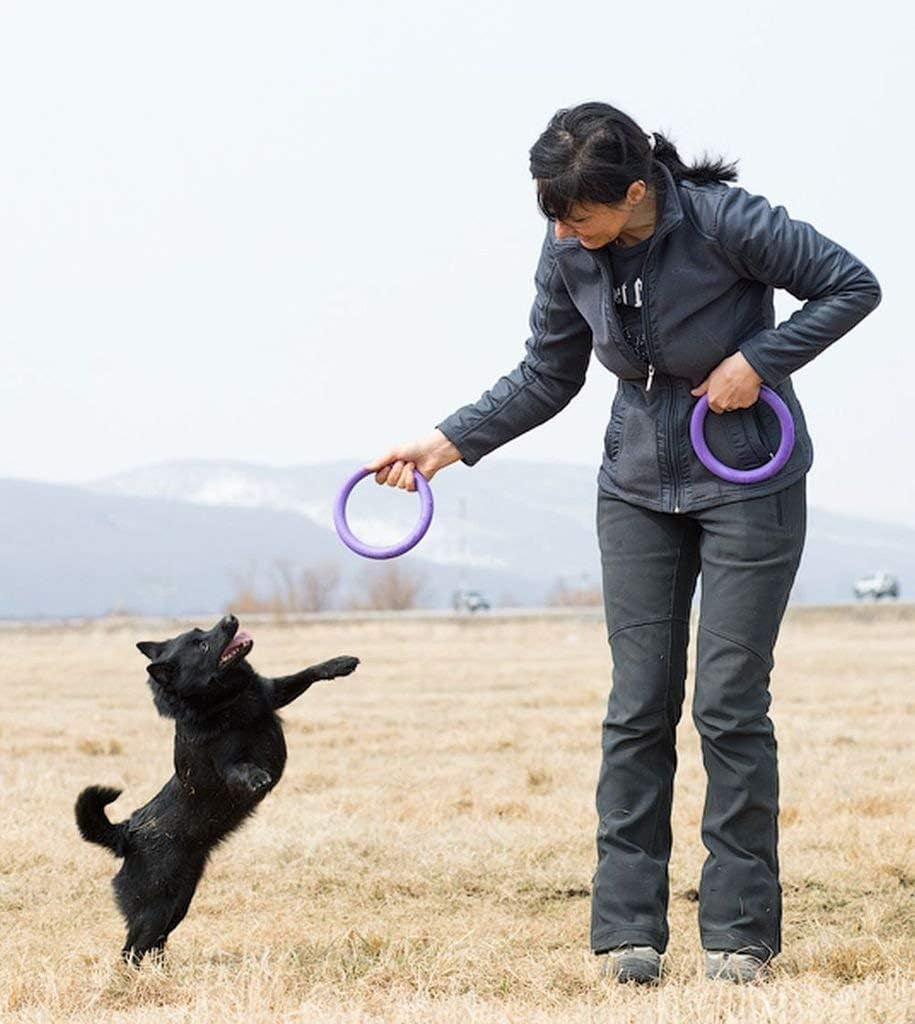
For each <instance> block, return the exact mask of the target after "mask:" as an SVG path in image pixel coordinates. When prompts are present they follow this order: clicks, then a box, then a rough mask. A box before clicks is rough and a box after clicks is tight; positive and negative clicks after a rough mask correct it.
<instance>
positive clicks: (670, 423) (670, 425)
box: [642, 243, 680, 512]
mask: <svg viewBox="0 0 915 1024" xmlns="http://www.w3.org/2000/svg"><path fill="white" fill-rule="evenodd" d="M653 248H654V244H653V243H652V245H650V246H649V247H648V252H647V253H646V254H645V262H644V263H643V264H642V329H643V330H644V332H645V349H646V351H647V352H648V380H647V381H646V382H645V391H646V392H648V391H650V390H651V385H652V382H653V381H654V374H655V365H654V363H655V354H654V350H653V349H652V347H651V329H650V327H649V324H648V260H649V259H650V257H651V250H652V249H653ZM665 390H666V391H667V396H666V397H667V403H668V404H667V451H666V452H665V454H666V456H667V464H668V465H669V466H670V476H671V484H672V487H673V503H674V512H679V511H680V470H679V468H678V466H677V459H676V452H675V451H674V447H675V446H674V445H673V444H672V443H671V439H672V437H673V434H674V431H675V430H676V426H677V417H676V401H675V397H674V389H673V387H669V388H667V389H665Z"/></svg>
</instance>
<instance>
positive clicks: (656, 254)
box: [439, 165, 880, 512]
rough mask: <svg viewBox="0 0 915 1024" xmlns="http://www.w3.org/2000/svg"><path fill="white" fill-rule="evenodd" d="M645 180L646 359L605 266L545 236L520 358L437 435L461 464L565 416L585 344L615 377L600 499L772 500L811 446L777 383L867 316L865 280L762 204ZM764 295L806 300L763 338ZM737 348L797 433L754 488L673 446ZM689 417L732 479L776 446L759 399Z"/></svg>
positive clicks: (872, 289) (678, 504)
mask: <svg viewBox="0 0 915 1024" xmlns="http://www.w3.org/2000/svg"><path fill="white" fill-rule="evenodd" d="M660 169H661V172H662V174H663V179H664V180H663V183H662V185H663V187H662V189H661V192H660V195H661V200H662V201H661V202H660V206H661V213H660V216H659V218H658V223H657V226H656V228H655V232H654V235H653V236H652V240H651V243H650V245H649V249H648V253H647V256H646V258H645V266H644V270H643V273H642V280H643V293H642V301H643V305H642V318H643V324H644V328H645V336H646V338H647V342H648V350H649V353H650V354H651V357H652V360H651V364H650V365H649V364H648V363H645V362H643V361H642V360H641V359H640V358H639V357H638V356H637V355H636V353H635V352H634V350H633V349H632V348H631V347H630V345H629V344H628V343H627V341H626V339H625V338H624V336H623V332H622V328H621V325H620V321H619V318H618V315H617V313H616V309H615V306H614V303H613V300H612V284H613V282H612V280H611V271H610V267H609V261H608V260H606V259H604V258H602V256H601V254H599V253H595V252H592V251H590V250H588V249H586V248H584V246H582V245H580V244H579V242H578V241H577V240H575V239H570V240H562V241H559V240H557V239H556V238H555V234H554V232H553V228H552V225H550V226H549V227H548V230H547V235H546V239H545V241H544V243H543V249H542V252H541V255H540V262H539V265H538V267H537V272H536V275H535V282H536V287H537V294H536V299H535V301H534V306H533V310H532V312H531V337H530V338H529V339H528V341H527V353H526V355H525V357H524V359H522V361H521V362H520V363H519V365H518V366H517V367H516V368H515V369H514V370H513V371H512V372H511V373H509V374H508V375H507V376H505V377H502V378H501V379H500V380H499V381H497V382H496V384H495V385H494V386H493V387H492V388H491V389H490V390H489V391H487V392H486V393H485V394H484V395H483V396H482V397H481V398H480V400H479V401H478V402H475V403H473V404H471V405H466V406H464V407H463V408H461V409H459V410H458V411H457V412H455V413H454V414H453V415H451V416H449V417H448V418H447V419H446V420H444V422H442V423H440V424H439V429H440V430H441V431H442V432H443V433H444V434H445V435H446V436H447V437H448V438H449V440H451V441H452V442H453V443H454V444H455V445H456V446H457V448H458V449H459V450H460V452H461V456H462V459H463V461H464V462H465V463H467V464H468V465H473V464H474V463H475V462H477V461H478V460H479V459H480V458H482V457H483V456H484V455H486V454H488V453H489V452H491V451H492V450H493V449H494V448H498V447H499V446H500V445H502V444H504V443H505V442H506V441H509V440H511V439H512V438H514V437H517V436H518V435H519V434H522V433H524V432H525V431H527V430H530V429H531V428H532V427H535V426H537V425H538V424H540V423H543V422H544V421H545V420H547V419H549V418H550V417H551V416H554V415H555V414H556V413H557V412H558V411H559V410H560V409H562V408H563V407H564V406H565V405H567V404H568V402H569V401H570V400H571V399H572V398H573V397H574V395H575V394H576V393H577V392H578V391H579V389H580V388H581V386H582V385H583V384H584V380H585V371H586V369H587V366H588V361H589V358H590V355H591V351H592V349H593V351H594V353H595V355H596V357H597V359H598V360H599V361H600V362H601V363H602V364H603V365H604V366H605V367H606V368H607V369H608V370H610V372H611V373H614V374H616V376H617V377H619V383H618V386H617V393H616V397H615V398H614V401H613V406H612V409H611V413H610V421H609V424H608V426H607V430H606V436H605V439H604V456H603V463H602V465H601V470H600V477H599V479H600V487H601V489H602V490H603V491H605V492H606V493H608V494H612V495H615V496H617V497H620V498H623V499H625V500H627V501H631V502H633V503H634V504H637V505H644V506H646V507H648V508H653V509H658V510H660V511H664V512H689V511H692V510H697V509H701V508H706V507H709V506H711V505H716V504H722V503H725V502H729V501H737V500H740V499H743V498H751V497H757V496H759V495H762V494H770V493H773V492H775V491H778V490H781V489H782V488H783V487H787V486H788V485H790V484H792V483H794V482H795V481H796V480H797V479H799V478H800V477H801V476H803V475H804V474H805V473H806V472H807V470H808V469H809V468H810V465H811V462H812V461H813V447H812V445H811V442H810V436H809V434H808V433H807V428H806V425H805V423H804V414H803V412H802V410H801V407H800V404H799V403H798V400H797V398H796V397H795V394H794V389H793V388H792V386H791V379H790V377H791V374H792V373H794V371H795V370H798V369H800V367H802V366H804V364H805V363H807V362H809V361H810V360H811V359H813V357H814V356H816V355H818V354H819V353H820V352H822V351H823V349H825V348H826V347H827V346H828V345H830V344H831V343H832V342H834V341H835V340H836V339H837V338H840V337H841V336H842V335H843V334H845V333H846V332H847V331H849V330H850V329H851V328H852V327H854V325H855V324H856V323H857V322H858V321H859V320H861V319H862V318H863V317H864V316H866V315H867V313H869V312H870V311H871V310H872V309H874V307H875V306H876V305H877V304H878V303H879V301H880V286H879V284H878V283H877V279H876V278H875V277H874V275H873V274H872V273H871V272H870V270H868V268H867V267H866V266H865V265H864V264H863V263H861V261H860V260H858V259H856V258H855V257H854V256H853V255H852V254H851V253H849V252H848V251H847V250H845V249H843V248H842V247H841V246H840V245H837V244H836V243H835V242H833V241H831V240H830V239H829V238H826V237H825V236H823V235H821V234H819V233H818V232H817V231H816V230H814V228H812V227H811V226H810V225H809V224H806V223H804V222H803V221H796V220H791V219H790V218H789V216H788V214H787V212H786V211H785V210H784V208H783V207H775V208H774V209H773V207H772V206H770V205H769V203H768V201H767V200H766V199H764V198H763V197H762V196H755V195H751V194H749V193H748V192H746V191H745V190H744V189H742V188H737V187H733V186H729V185H725V184H714V185H695V184H692V183H690V182H688V181H684V182H681V183H679V184H675V183H674V180H673V178H672V177H671V175H670V172H669V171H668V170H667V168H666V167H664V166H663V165H660ZM775 288H785V289H787V291H789V292H790V293H791V294H792V295H794V296H795V297H796V298H799V299H805V300H806V302H805V303H804V306H803V307H802V308H801V309H799V310H797V311H796V312H794V313H793V314H792V315H791V316H790V317H789V319H787V320H786V321H785V322H784V323H782V324H779V326H778V327H776V326H775V310H774V306H773V301H772V296H773V289H775ZM738 349H739V350H740V351H741V352H742V353H743V354H744V356H745V357H746V358H747V360H748V361H749V363H750V365H751V366H752V367H753V368H754V369H755V370H756V371H757V373H758V374H759V375H760V376H761V377H762V378H763V380H764V382H765V383H766V384H768V385H769V386H770V387H772V388H774V389H775V390H776V391H777V392H778V393H779V395H780V396H781V397H782V399H783V400H784V401H785V402H786V403H787V405H788V407H789V409H790V410H791V412H792V415H793V416H794V420H795V426H796V431H797V440H796V442H795V447H794V452H793V454H792V456H791V459H790V460H789V462H788V464H787V465H786V466H785V467H784V468H783V469H782V470H781V471H780V472H779V473H778V474H776V476H775V477H773V478H772V479H770V480H767V481H764V482H763V483H758V484H749V485H746V484H730V483H726V482H725V481H723V480H720V479H719V478H718V477H716V476H714V475H713V474H711V473H710V472H709V471H708V470H707V469H706V468H705V467H704V466H703V465H702V463H701V462H699V460H698V459H697V458H696V455H695V453H694V452H693V449H692V445H691V444H690V440H689V417H690V413H691V411H692V408H693V406H694V404H695V402H696V399H695V398H693V397H692V395H690V393H689V392H690V389H691V388H694V387H696V386H697V385H698V384H700V383H701V382H702V381H703V380H704V379H705V378H706V377H707V376H708V374H709V373H710V372H711V371H712V370H713V369H714V368H715V367H716V366H717V365H718V364H719V363H720V362H721V361H722V359H724V358H725V357H727V356H729V355H731V354H733V353H734V352H736V351H737V350H738ZM705 422H706V430H705V433H706V439H707V441H708V444H709V447H710V448H711V449H712V451H713V452H714V453H715V454H716V455H717V456H718V458H719V459H721V460H722V461H723V462H725V463H727V464H729V465H731V466H735V467H736V468H738V469H749V468H751V467H752V466H757V465H759V464H760V463H762V462H765V461H766V460H767V459H768V458H769V455H770V453H771V452H774V451H775V450H776V448H777V447H778V442H779V426H778V421H777V420H776V418H775V416H774V414H773V413H772V411H771V410H770V409H769V407H768V406H767V405H765V404H764V403H762V402H758V403H757V404H756V405H755V406H753V407H752V408H750V409H740V410H737V411H735V412H730V413H723V414H721V415H715V414H713V413H710V414H709V415H708V416H707V417H706V421H705Z"/></svg>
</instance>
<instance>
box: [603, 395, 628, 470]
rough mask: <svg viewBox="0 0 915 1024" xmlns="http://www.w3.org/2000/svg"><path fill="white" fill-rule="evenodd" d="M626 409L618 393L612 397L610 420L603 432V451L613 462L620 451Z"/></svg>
mask: <svg viewBox="0 0 915 1024" xmlns="http://www.w3.org/2000/svg"><path fill="white" fill-rule="evenodd" d="M625 415H626V410H625V407H624V405H623V401H622V399H621V397H620V395H619V394H617V395H616V397H615V398H614V399H613V406H612V408H611V410H610V422H609V423H608V424H607V430H606V432H605V434H604V451H605V452H606V453H607V458H608V459H609V460H610V461H611V462H613V461H615V459H616V457H617V456H618V455H619V453H620V448H621V447H622V444H623V420H624V418H625Z"/></svg>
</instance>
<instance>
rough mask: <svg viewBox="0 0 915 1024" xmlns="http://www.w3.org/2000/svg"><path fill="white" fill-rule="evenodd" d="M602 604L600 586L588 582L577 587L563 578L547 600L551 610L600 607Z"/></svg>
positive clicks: (548, 595) (558, 580) (556, 584)
mask: <svg viewBox="0 0 915 1024" xmlns="http://www.w3.org/2000/svg"><path fill="white" fill-rule="evenodd" d="M602 602H603V596H602V594H601V589H600V587H599V586H594V585H593V584H590V583H587V582H583V583H581V584H579V585H577V586H576V585H575V584H574V583H569V582H568V581H567V580H566V579H565V578H563V577H560V578H559V579H557V580H556V583H555V584H554V585H553V588H552V590H550V592H549V594H547V598H546V603H547V604H548V605H549V606H550V607H551V608H591V607H599V606H600V605H601V603H602Z"/></svg>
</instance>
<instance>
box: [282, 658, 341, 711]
mask: <svg viewBox="0 0 915 1024" xmlns="http://www.w3.org/2000/svg"><path fill="white" fill-rule="evenodd" d="M358 664H359V659H358V658H352V657H349V656H348V655H341V656H340V657H339V658H331V659H330V660H329V661H322V662H321V663H320V664H319V665H311V666H309V667H308V668H305V669H302V671H301V672H296V673H295V675H292V676H280V677H279V678H278V679H265V680H264V683H265V685H266V687H267V694H268V696H269V698H270V703H271V704H272V705H273V707H274V708H282V707H285V706H286V705H287V704H289V703H290V702H291V701H294V700H295V699H296V697H301V696H302V694H303V693H304V692H305V691H306V690H307V689H308V687H309V686H311V685H312V683H316V682H318V680H320V679H336V678H337V677H338V676H348V675H349V674H350V673H351V672H354V671H355V669H356V666H357V665H358Z"/></svg>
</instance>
